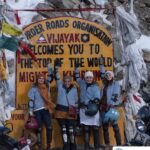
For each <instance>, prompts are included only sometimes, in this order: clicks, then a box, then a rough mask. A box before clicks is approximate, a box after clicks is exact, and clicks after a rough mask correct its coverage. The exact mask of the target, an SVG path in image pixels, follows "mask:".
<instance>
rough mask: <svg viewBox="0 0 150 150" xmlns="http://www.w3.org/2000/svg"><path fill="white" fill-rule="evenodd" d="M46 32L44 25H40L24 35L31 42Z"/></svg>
mask: <svg viewBox="0 0 150 150" xmlns="http://www.w3.org/2000/svg"><path fill="white" fill-rule="evenodd" d="M42 32H44V29H43V26H42V24H38V25H36V26H34V27H33V28H31V29H30V30H28V31H26V32H25V33H24V34H25V35H26V37H27V39H28V40H30V39H31V38H33V37H34V36H36V35H38V34H40V33H42Z"/></svg>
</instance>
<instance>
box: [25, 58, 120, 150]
mask: <svg viewBox="0 0 150 150" xmlns="http://www.w3.org/2000/svg"><path fill="white" fill-rule="evenodd" d="M98 63H99V65H100V78H101V79H102V83H103V85H102V88H101V89H100V88H99V86H98V83H97V82H96V81H95V78H94V75H93V72H91V71H86V72H85V74H84V79H81V78H80V74H79V64H76V65H75V70H74V77H75V81H76V82H77V84H78V85H79V89H80V92H78V89H77V87H76V85H75V84H73V81H72V77H71V76H68V75H66V76H64V77H63V81H61V79H60V74H59V67H61V63H60V61H59V59H56V60H55V63H54V69H52V67H51V65H50V64H48V78H47V80H46V79H45V77H44V75H43V74H39V76H38V77H37V81H36V83H35V84H34V85H33V86H32V87H31V89H30V91H29V93H28V97H29V111H30V113H29V114H30V116H33V115H34V116H35V118H36V120H37V123H38V132H37V137H38V144H39V149H40V150H42V138H41V134H42V124H43V123H44V124H45V126H46V137H47V150H50V144H51V138H52V136H51V133H52V126H51V124H52V123H51V118H52V115H51V114H52V112H53V113H54V117H55V119H57V121H58V123H59V125H60V129H61V135H62V141H63V150H76V149H77V148H76V140H75V137H76V132H75V129H76V125H77V119H79V120H80V125H81V126H82V127H83V131H84V132H83V133H84V150H89V149H90V144H89V142H90V132H91V130H92V131H93V132H92V133H93V137H94V148H95V150H98V149H99V148H100V135H99V129H100V127H101V126H102V127H103V133H104V141H105V144H106V145H107V146H108V145H110V140H109V131H108V130H109V125H112V127H113V130H114V135H115V139H116V143H117V145H121V136H120V131H119V127H118V123H117V121H118V118H119V112H118V110H117V106H118V105H119V103H120V91H121V88H120V85H119V83H118V82H116V81H114V73H113V72H112V71H105V68H104V65H103V63H102V61H99V62H98ZM53 78H54V79H55V80H56V85H57V101H56V106H55V104H54V103H52V101H51V96H50V84H49V83H51V82H52V80H53Z"/></svg>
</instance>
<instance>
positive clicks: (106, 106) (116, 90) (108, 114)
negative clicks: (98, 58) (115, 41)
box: [100, 63, 121, 146]
mask: <svg viewBox="0 0 150 150" xmlns="http://www.w3.org/2000/svg"><path fill="white" fill-rule="evenodd" d="M100 77H101V79H102V82H103V86H102V88H101V90H100V98H101V102H100V111H101V114H102V123H103V133H104V141H105V144H106V145H107V146H109V145H110V140H109V131H108V128H109V124H110V123H111V125H112V127H113V130H114V133H115V138H116V143H117V145H121V136H120V131H119V126H118V123H117V121H118V118H119V112H118V110H117V108H116V107H117V106H118V105H119V104H120V95H121V87H120V84H119V83H118V82H117V81H114V73H113V72H112V71H106V72H105V68H104V65H103V64H102V63H101V64H100Z"/></svg>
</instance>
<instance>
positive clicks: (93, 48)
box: [89, 44, 100, 54]
mask: <svg viewBox="0 0 150 150" xmlns="http://www.w3.org/2000/svg"><path fill="white" fill-rule="evenodd" d="M89 46H90V54H99V53H100V45H99V44H89Z"/></svg>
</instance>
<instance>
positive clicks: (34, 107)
mask: <svg viewBox="0 0 150 150" xmlns="http://www.w3.org/2000/svg"><path fill="white" fill-rule="evenodd" d="M51 81H52V70H51V67H50V66H48V78H47V80H46V79H45V76H44V74H42V73H39V75H38V76H37V80H36V82H35V83H34V84H33V86H32V87H31V89H30V90H29V92H28V98H29V114H30V116H35V118H36V120H37V123H38V131H37V139H38V146H39V150H43V146H42V125H43V123H44V124H45V126H46V137H47V148H46V150H50V144H51V113H52V112H53V111H54V109H55V104H54V103H53V102H52V101H51V97H50V90H49V83H50V82H51Z"/></svg>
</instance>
